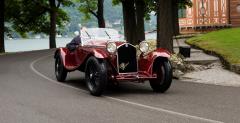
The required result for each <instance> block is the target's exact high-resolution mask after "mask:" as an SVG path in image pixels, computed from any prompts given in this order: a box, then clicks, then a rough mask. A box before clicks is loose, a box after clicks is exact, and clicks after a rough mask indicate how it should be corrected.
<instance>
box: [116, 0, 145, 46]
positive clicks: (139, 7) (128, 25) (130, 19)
mask: <svg viewBox="0 0 240 123" xmlns="http://www.w3.org/2000/svg"><path fill="white" fill-rule="evenodd" d="M119 3H122V7H123V22H124V37H125V39H126V40H127V41H128V42H129V43H132V44H138V43H139V42H140V41H143V40H145V29H144V17H145V14H146V11H145V7H146V6H145V5H146V4H145V0H113V4H114V5H116V4H119Z"/></svg>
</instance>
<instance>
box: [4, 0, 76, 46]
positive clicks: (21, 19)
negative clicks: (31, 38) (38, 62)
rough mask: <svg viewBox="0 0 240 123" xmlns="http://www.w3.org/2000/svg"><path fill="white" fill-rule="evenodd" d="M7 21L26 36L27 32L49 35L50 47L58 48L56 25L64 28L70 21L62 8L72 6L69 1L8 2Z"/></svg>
mask: <svg viewBox="0 0 240 123" xmlns="http://www.w3.org/2000/svg"><path fill="white" fill-rule="evenodd" d="M5 4H6V11H5V15H6V20H8V21H9V22H10V23H11V27H12V28H13V29H14V30H15V31H17V32H19V33H20V34H21V35H22V36H26V35H25V33H26V32H30V31H31V32H33V33H41V32H43V33H46V34H49V47H50V48H56V39H55V36H56V25H58V27H62V26H63V25H64V23H66V22H67V21H68V19H69V18H68V16H67V14H66V13H65V12H64V11H63V10H62V9H61V8H60V6H61V5H62V6H70V5H71V4H72V3H71V2H70V1H68V0H21V1H19V0H8V1H6V2H5ZM49 16H50V17H49Z"/></svg>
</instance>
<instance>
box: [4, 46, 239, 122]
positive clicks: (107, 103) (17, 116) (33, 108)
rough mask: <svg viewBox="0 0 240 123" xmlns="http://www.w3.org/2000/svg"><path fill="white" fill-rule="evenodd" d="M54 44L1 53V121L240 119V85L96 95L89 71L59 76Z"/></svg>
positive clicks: (132, 88) (125, 88)
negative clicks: (88, 82) (60, 78)
mask: <svg viewBox="0 0 240 123" xmlns="http://www.w3.org/2000/svg"><path fill="white" fill-rule="evenodd" d="M52 54H53V50H51V51H49V50H43V51H34V52H26V53H17V54H9V55H4V56H0V63H1V64H0V122H1V123H115V122H117V123H146V122H148V123H181V122H182V123H186V122H189V123H195V122H196V123H199V122H200V123H217V122H227V123H233V122H235V123H238V122H240V117H239V116H240V115H239V114H240V96H239V94H240V89H239V88H236V87H223V86H214V85H205V84H196V83H189V82H180V81H176V80H175V81H174V82H173V84H172V86H171V88H170V90H169V91H168V92H167V93H165V94H157V93H153V92H152V90H151V88H150V87H149V85H148V83H145V84H133V83H122V84H121V85H120V87H119V88H118V89H116V90H112V89H108V90H107V92H106V93H105V94H104V96H102V97H93V96H91V95H90V94H89V93H88V92H87V91H86V87H85V85H84V80H83V73H80V72H74V73H71V74H69V76H68V78H67V82H66V83H59V82H56V81H55V77H54V72H53V71H54V67H53V66H54V65H53V64H54V62H53V57H52Z"/></svg>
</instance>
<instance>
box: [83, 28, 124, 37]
mask: <svg viewBox="0 0 240 123" xmlns="http://www.w3.org/2000/svg"><path fill="white" fill-rule="evenodd" d="M81 37H83V38H90V39H116V38H119V37H120V35H119V33H118V31H117V30H114V29H108V28H88V29H86V30H82V32H81Z"/></svg>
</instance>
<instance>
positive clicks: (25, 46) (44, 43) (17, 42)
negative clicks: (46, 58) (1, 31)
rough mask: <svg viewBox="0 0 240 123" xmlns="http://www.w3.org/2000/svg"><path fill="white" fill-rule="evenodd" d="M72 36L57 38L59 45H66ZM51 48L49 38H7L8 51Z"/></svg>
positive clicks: (6, 46)
mask: <svg viewBox="0 0 240 123" xmlns="http://www.w3.org/2000/svg"><path fill="white" fill-rule="evenodd" d="M71 40H72V38H57V39H56V45H57V47H65V46H66V44H67V43H69V42H70V41H71ZM42 49H49V39H48V38H46V39H13V40H5V50H6V52H21V51H32V50H42Z"/></svg>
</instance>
